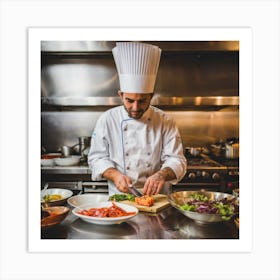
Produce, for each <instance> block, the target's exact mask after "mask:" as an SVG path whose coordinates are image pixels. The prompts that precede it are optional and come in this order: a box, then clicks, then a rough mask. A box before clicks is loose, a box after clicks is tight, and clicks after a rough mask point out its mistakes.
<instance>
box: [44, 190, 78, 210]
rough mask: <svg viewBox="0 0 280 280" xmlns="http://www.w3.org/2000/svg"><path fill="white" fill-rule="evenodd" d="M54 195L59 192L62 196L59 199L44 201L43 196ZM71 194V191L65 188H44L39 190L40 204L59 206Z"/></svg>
mask: <svg viewBox="0 0 280 280" xmlns="http://www.w3.org/2000/svg"><path fill="white" fill-rule="evenodd" d="M48 194H49V195H54V194H59V195H61V196H62V198H61V199H59V200H54V201H50V202H45V201H44V196H45V195H48ZM72 195H73V192H72V191H70V190H67V189H46V190H42V191H41V204H42V205H43V206H44V207H50V206H59V205H63V204H65V203H66V201H67V199H68V198H69V197H71V196H72Z"/></svg>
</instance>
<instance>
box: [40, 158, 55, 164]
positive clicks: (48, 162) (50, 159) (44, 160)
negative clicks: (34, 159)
mask: <svg viewBox="0 0 280 280" xmlns="http://www.w3.org/2000/svg"><path fill="white" fill-rule="evenodd" d="M41 165H42V166H54V165H55V163H54V159H53V158H48V159H41Z"/></svg>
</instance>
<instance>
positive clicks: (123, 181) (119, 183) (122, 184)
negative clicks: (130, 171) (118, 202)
mask: <svg viewBox="0 0 280 280" xmlns="http://www.w3.org/2000/svg"><path fill="white" fill-rule="evenodd" d="M102 176H103V177H104V178H106V179H108V180H111V181H112V182H113V183H114V184H115V186H116V188H117V189H118V190H119V191H121V192H124V193H129V188H128V186H129V185H131V179H130V178H129V177H127V176H126V175H124V174H122V173H121V172H120V171H118V170H117V169H115V168H108V169H107V170H106V171H105V172H104V173H103V174H102Z"/></svg>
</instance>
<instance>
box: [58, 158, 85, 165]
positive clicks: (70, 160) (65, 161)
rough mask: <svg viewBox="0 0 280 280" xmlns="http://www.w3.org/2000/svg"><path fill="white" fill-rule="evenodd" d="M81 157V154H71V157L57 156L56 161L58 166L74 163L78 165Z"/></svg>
mask: <svg viewBox="0 0 280 280" xmlns="http://www.w3.org/2000/svg"><path fill="white" fill-rule="evenodd" d="M80 159H81V156H69V157H61V158H55V159H54V162H55V164H56V165H58V166H73V165H78V164H79V162H80Z"/></svg>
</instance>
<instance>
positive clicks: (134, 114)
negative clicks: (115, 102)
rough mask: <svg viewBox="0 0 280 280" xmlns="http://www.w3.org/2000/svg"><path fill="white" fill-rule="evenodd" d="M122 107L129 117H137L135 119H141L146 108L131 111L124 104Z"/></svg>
mask: <svg viewBox="0 0 280 280" xmlns="http://www.w3.org/2000/svg"><path fill="white" fill-rule="evenodd" d="M124 108H125V110H126V111H127V113H128V116H129V117H130V118H133V119H137V120H139V119H141V118H142V116H143V115H144V113H145V112H146V111H147V109H148V108H147V109H146V110H139V111H132V110H128V109H127V108H126V107H125V106H124Z"/></svg>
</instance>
